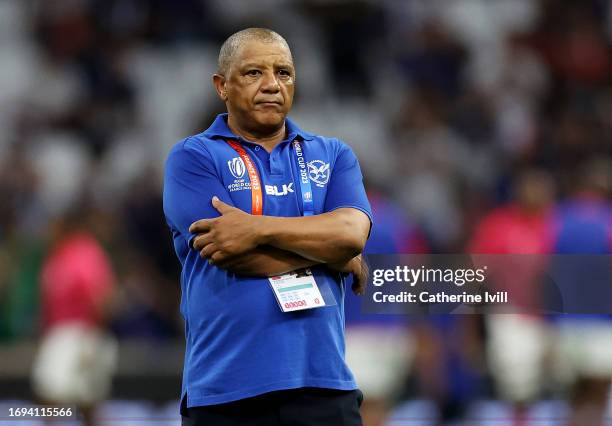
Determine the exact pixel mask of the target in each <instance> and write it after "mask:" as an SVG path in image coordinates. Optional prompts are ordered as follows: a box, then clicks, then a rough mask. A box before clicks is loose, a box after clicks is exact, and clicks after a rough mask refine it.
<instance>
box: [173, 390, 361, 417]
mask: <svg viewBox="0 0 612 426" xmlns="http://www.w3.org/2000/svg"><path fill="white" fill-rule="evenodd" d="M362 402H363V394H362V393H361V391H360V390H358V389H357V390H353V391H341V390H335V389H321V388H300V389H291V390H284V391H278V392H270V393H266V394H263V395H259V396H255V397H253V398H246V399H241V400H239V401H235V402H229V403H226V404H217V405H207V406H203V407H191V408H186V403H185V401H183V402H182V404H181V415H182V417H183V422H182V426H327V425H330V426H362V422H361V414H360V413H359V407H360V406H361V403H362Z"/></svg>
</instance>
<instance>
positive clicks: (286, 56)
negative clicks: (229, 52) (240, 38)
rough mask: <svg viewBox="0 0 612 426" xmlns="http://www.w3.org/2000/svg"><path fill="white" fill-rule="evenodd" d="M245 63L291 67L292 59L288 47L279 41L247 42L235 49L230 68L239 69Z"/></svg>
mask: <svg viewBox="0 0 612 426" xmlns="http://www.w3.org/2000/svg"><path fill="white" fill-rule="evenodd" d="M247 63H253V64H261V65H289V66H293V57H292V55H291V50H289V46H287V45H286V44H285V43H283V42H281V41H272V42H266V41H259V40H249V41H247V42H245V43H243V44H242V45H241V46H240V47H239V48H238V49H236V52H235V54H234V55H233V57H232V60H231V63H230V67H231V68H234V67H240V66H242V65H244V64H247Z"/></svg>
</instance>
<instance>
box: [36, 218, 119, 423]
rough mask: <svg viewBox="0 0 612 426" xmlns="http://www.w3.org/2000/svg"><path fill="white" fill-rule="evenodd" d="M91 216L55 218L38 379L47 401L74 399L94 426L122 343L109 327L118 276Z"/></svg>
mask: <svg viewBox="0 0 612 426" xmlns="http://www.w3.org/2000/svg"><path fill="white" fill-rule="evenodd" d="M87 218H88V217H87V211H86V210H85V209H75V210H73V211H71V212H70V213H69V214H67V215H65V216H64V217H61V218H59V219H58V220H57V221H56V222H55V223H54V226H53V230H52V237H51V245H50V252H49V254H48V256H47V257H46V259H45V261H44V265H43V269H42V274H41V276H40V283H41V308H42V326H43V340H42V342H41V346H40V350H39V353H38V356H37V358H36V361H35V363H34V366H33V373H32V379H33V387H34V391H35V393H36V394H37V395H38V397H39V398H40V399H41V400H42V401H44V402H47V403H64V404H71V405H72V404H74V405H76V406H78V408H79V410H80V412H81V413H82V414H83V416H84V421H85V424H86V425H90V424H92V422H93V417H92V416H93V411H92V410H93V408H94V407H95V405H96V404H97V403H99V402H100V401H102V400H104V399H105V398H106V397H107V396H108V395H109V392H110V386H111V378H112V373H113V370H114V368H115V363H116V356H117V354H116V343H115V341H114V338H112V337H111V336H110V335H109V334H108V333H107V332H106V322H107V320H108V318H107V317H108V315H109V308H110V303H111V301H112V298H113V293H114V287H115V285H116V278H115V276H114V272H113V268H112V266H111V264H110V261H109V259H108V256H107V255H106V253H105V252H104V250H103V249H102V247H101V246H100V244H99V243H98V242H97V241H96V240H95V238H94V237H93V236H92V235H91V233H90V232H89V231H88V227H89V226H91V224H89V223H88V222H87Z"/></svg>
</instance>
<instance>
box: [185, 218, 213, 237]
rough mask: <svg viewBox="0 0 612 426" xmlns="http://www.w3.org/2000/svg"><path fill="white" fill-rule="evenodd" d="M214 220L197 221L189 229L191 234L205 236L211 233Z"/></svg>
mask: <svg viewBox="0 0 612 426" xmlns="http://www.w3.org/2000/svg"><path fill="white" fill-rule="evenodd" d="M213 221H214V219H200V220H196V221H195V222H193V223H192V224H191V226H190V227H189V232H191V233H192V234H203V233H205V232H208V231H210V229H211V227H212V224H213Z"/></svg>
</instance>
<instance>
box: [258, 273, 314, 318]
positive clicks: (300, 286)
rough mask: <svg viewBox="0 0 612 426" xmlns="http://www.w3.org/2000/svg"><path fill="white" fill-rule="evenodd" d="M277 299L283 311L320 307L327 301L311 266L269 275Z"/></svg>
mask: <svg viewBox="0 0 612 426" xmlns="http://www.w3.org/2000/svg"><path fill="white" fill-rule="evenodd" d="M269 280H270V285H271V286H272V290H273V291H274V295H275V296H276V301H277V302H278V305H279V306H280V308H281V310H282V311H283V312H292V311H301V310H304V309H312V308H320V307H322V306H325V301H324V300H323V297H322V296H321V292H320V291H319V286H317V283H316V281H315V279H314V277H313V276H312V272H311V271H310V269H309V268H305V269H297V270H295V271H291V272H289V273H287V274H283V275H277V276H274V277H269Z"/></svg>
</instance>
